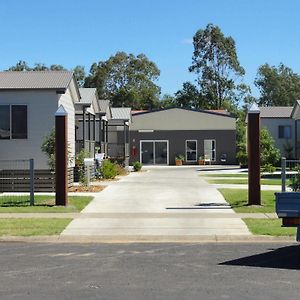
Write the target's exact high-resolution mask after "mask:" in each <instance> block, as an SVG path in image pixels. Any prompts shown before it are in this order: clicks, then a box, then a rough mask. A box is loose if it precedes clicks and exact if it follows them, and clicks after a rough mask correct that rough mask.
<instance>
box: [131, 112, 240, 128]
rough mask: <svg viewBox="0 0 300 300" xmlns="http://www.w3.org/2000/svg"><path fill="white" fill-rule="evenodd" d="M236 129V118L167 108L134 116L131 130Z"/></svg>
mask: <svg viewBox="0 0 300 300" xmlns="http://www.w3.org/2000/svg"><path fill="white" fill-rule="evenodd" d="M140 129H141V130H147V129H148V130H234V129H235V119H234V118H229V117H226V116H221V115H217V114H211V113H204V112H196V111H190V110H186V109H178V108H173V109H167V110H162V111H157V112H152V113H145V114H137V115H133V116H132V123H131V124H130V130H132V131H134V130H140Z"/></svg>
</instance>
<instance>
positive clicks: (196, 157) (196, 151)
mask: <svg viewBox="0 0 300 300" xmlns="http://www.w3.org/2000/svg"><path fill="white" fill-rule="evenodd" d="M188 142H195V144H196V150H192V151H190V152H194V153H196V156H195V160H188V159H187V158H188V157H187V152H188V151H187V150H188V149H187V145H188ZM197 160H198V140H185V161H186V162H197Z"/></svg>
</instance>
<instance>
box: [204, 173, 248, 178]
mask: <svg viewBox="0 0 300 300" xmlns="http://www.w3.org/2000/svg"><path fill="white" fill-rule="evenodd" d="M202 176H203V177H229V178H230V177H241V178H248V174H247V173H246V174H240V173H237V174H222V173H218V174H203V175H202Z"/></svg>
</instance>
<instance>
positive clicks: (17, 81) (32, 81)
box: [0, 71, 73, 90]
mask: <svg viewBox="0 0 300 300" xmlns="http://www.w3.org/2000/svg"><path fill="white" fill-rule="evenodd" d="M72 78H73V72H70V71H7V72H0V89H4V90H17V89H58V90H59V89H66V88H68V86H69V84H70V82H71V80H72Z"/></svg>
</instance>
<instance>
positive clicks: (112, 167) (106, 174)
mask: <svg viewBox="0 0 300 300" xmlns="http://www.w3.org/2000/svg"><path fill="white" fill-rule="evenodd" d="M100 173H101V176H102V178H104V179H114V178H115V177H116V176H117V166H116V164H114V163H112V162H111V161H109V160H103V161H102V165H101V167H100Z"/></svg>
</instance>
